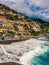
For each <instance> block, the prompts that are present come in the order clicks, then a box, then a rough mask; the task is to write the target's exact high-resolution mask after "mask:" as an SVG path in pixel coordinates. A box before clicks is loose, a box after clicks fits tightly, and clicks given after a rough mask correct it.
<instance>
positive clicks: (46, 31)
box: [0, 4, 49, 36]
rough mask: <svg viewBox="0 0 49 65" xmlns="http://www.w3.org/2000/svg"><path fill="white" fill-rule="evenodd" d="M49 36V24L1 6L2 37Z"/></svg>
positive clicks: (0, 29)
mask: <svg viewBox="0 0 49 65" xmlns="http://www.w3.org/2000/svg"><path fill="white" fill-rule="evenodd" d="M40 34H42V35H49V24H47V23H42V21H40V20H32V19H29V18H28V17H26V16H24V15H22V14H20V13H18V12H16V11H14V10H12V9H10V8H9V7H7V6H5V5H2V4H0V35H7V36H11V35H12V36H13V35H33V36H37V35H40Z"/></svg>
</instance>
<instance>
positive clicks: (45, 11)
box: [0, 0, 49, 21]
mask: <svg viewBox="0 0 49 65" xmlns="http://www.w3.org/2000/svg"><path fill="white" fill-rule="evenodd" d="M0 3H3V4H6V5H7V6H9V7H11V8H13V9H14V10H16V11H18V12H21V13H25V14H26V15H28V16H32V17H35V16H36V17H37V18H40V19H42V20H46V21H49V0H0Z"/></svg>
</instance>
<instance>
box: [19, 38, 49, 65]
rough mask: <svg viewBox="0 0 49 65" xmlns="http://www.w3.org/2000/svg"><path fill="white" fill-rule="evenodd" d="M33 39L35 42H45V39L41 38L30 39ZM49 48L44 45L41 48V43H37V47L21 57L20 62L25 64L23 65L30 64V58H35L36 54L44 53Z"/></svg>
mask: <svg viewBox="0 0 49 65" xmlns="http://www.w3.org/2000/svg"><path fill="white" fill-rule="evenodd" d="M31 40H33V42H34V43H39V44H41V43H45V41H40V40H37V39H30V40H29V41H30V42H31ZM47 49H48V47H44V48H41V46H40V45H37V46H36V48H35V49H34V50H32V51H30V52H28V53H25V54H24V55H23V56H22V57H21V58H20V62H21V63H22V64H23V65H30V64H29V60H30V59H31V58H33V57H34V56H36V55H39V54H42V53H44V52H46V51H47Z"/></svg>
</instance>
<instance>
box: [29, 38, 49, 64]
mask: <svg viewBox="0 0 49 65" xmlns="http://www.w3.org/2000/svg"><path fill="white" fill-rule="evenodd" d="M47 38H49V37H47ZM40 47H41V49H44V51H43V53H42V54H39V55H36V56H34V57H33V58H31V59H30V61H29V62H30V65H49V41H47V43H44V44H42V45H41V46H40ZM46 48H47V50H46V51H45V49H46ZM41 49H40V50H41Z"/></svg>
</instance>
